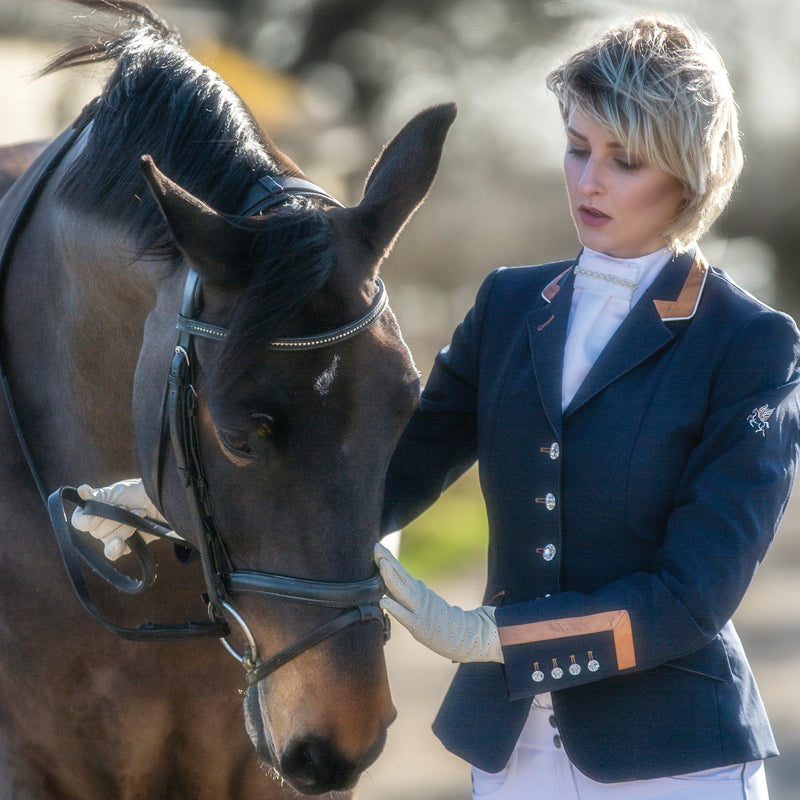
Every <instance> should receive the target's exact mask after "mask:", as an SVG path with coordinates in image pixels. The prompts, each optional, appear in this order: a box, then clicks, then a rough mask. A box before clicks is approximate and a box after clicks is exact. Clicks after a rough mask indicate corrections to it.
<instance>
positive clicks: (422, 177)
mask: <svg viewBox="0 0 800 800" xmlns="http://www.w3.org/2000/svg"><path fill="white" fill-rule="evenodd" d="M455 118H456V105H455V103H444V104H442V105H438V106H433V107H431V108H428V109H426V110H425V111H422V112H420V113H419V114H417V115H416V116H415V117H414V118H413V119H412V120H411V121H410V122H408V123H407V124H406V125H405V127H404V128H403V129H402V130H401V131H400V133H398V134H397V135H396V136H395V137H394V139H392V141H391V142H389V143H388V144H387V145H386V146H385V147H384V148H383V151H382V152H381V154H380V156H378V159H377V161H376V162H375V165H374V166H373V168H372V170H371V172H370V174H369V177H368V178H367V182H366V184H365V186H364V197H363V199H362V200H361V202H360V203H359V205H358V206H357V207H356V208H355V209H353V212H354V214H353V217H354V220H355V224H356V225H357V226H358V228H359V233H360V235H361V237H362V239H363V240H364V241H367V242H369V244H370V246H371V247H372V249H373V250H374V251H375V252H376V253H377V254H378V258H379V260H381V259H383V258H384V257H385V256H386V255H388V253H389V251H390V250H391V249H392V245H393V244H394V242H395V240H396V239H397V237H398V235H399V234H400V231H402V230H403V227H404V226H405V224H406V222H408V220H409V219H410V218H411V216H412V214H413V213H414V212H415V211H416V210H417V208H419V206H420V205H421V204H422V201H423V200H424V199H425V196H426V195H427V194H428V190H429V189H430V188H431V185H432V184H433V179H434V178H435V177H436V171H437V169H438V168H439V160H440V159H441V156H442V147H443V146H444V140H445V137H446V136H447V131H448V130H449V128H450V126H451V125H452V124H453V120H454V119H455Z"/></svg>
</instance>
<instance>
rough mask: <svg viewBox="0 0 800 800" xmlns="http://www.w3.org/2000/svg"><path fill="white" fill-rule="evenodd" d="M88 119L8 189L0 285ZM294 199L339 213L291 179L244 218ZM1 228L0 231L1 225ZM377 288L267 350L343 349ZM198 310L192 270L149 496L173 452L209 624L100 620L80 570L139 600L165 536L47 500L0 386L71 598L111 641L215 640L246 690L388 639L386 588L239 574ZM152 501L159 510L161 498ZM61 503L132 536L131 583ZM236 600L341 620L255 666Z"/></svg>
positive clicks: (219, 337)
mask: <svg viewBox="0 0 800 800" xmlns="http://www.w3.org/2000/svg"><path fill="white" fill-rule="evenodd" d="M91 117H92V106H91V105H90V106H89V107H87V109H86V110H85V111H84V113H83V114H82V115H81V117H79V119H78V120H76V122H75V123H74V124H73V126H72V128H71V129H70V130H68V131H65V132H64V133H63V134H62V135H61V136H60V137H59V138H58V139H57V140H56V141H55V142H54V143H53V144H52V145H51V146H50V147H49V148H48V149H47V150H46V151H45V152H44V153H43V154H42V156H40V158H39V159H37V161H36V162H35V163H34V165H33V166H32V167H31V169H30V170H29V172H30V174H29V175H28V176H27V178H26V177H23V178H22V179H20V181H21V182H24V183H25V186H24V191H22V189H23V187H22V185H20V186H19V187H14V189H12V190H10V192H9V194H10V195H12V196H13V197H12V198H9V200H11V199H13V204H12V203H10V202H9V203H6V206H10V207H9V208H8V209H7V211H8V214H7V216H6V222H5V228H6V230H0V278H4V276H5V269H4V268H5V265H6V262H7V260H8V255H9V253H10V252H11V250H12V245H13V242H14V240H15V238H16V235H17V234H18V232H19V230H20V229H21V227H22V225H23V223H24V222H25V220H26V219H27V215H28V213H29V212H30V210H31V208H32V207H33V204H34V200H35V198H37V197H38V196H39V194H40V193H41V190H42V187H43V186H44V184H45V183H46V182H47V180H48V179H49V177H50V176H51V175H52V174H53V172H54V171H55V169H56V167H57V165H58V163H59V162H60V161H61V159H62V158H63V157H64V155H65V154H66V153H67V152H68V151H69V150H70V148H71V147H72V146H73V145H74V143H75V142H76V140H77V139H78V137H79V136H80V135H81V134H82V133H83V132H84V130H85V128H86V127H87V126H88V124H89V123H90V122H91ZM28 184H29V185H28ZM15 190H16V191H15ZM17 195H19V196H17ZM298 195H301V196H311V197H316V198H319V199H321V200H323V201H324V202H326V203H330V204H333V205H337V206H340V205H341V204H340V203H339V202H338V201H336V200H334V199H333V198H332V197H330V195H328V194H327V193H326V192H324V191H323V190H322V189H320V188H319V187H318V186H315V185H314V184H312V183H310V182H309V181H305V180H303V179H299V178H292V177H262V178H261V179H260V180H259V181H258V182H257V183H256V184H255V185H254V186H253V187H252V188H251V189H250V191H249V193H248V196H247V197H246V199H245V202H244V204H243V208H244V213H243V214H242V216H245V215H246V216H253V215H255V214H260V213H263V212H264V211H265V210H266V209H268V208H271V207H273V206H276V205H278V204H280V203H284V202H286V201H289V200H291V199H292V198H293V197H294V196H298ZM8 220H11V221H8ZM0 227H2V226H1V225H0ZM376 286H377V288H378V292H377V294H376V296H375V298H374V299H373V301H372V303H371V306H370V308H369V310H368V311H367V312H366V313H365V314H364V315H363V316H361V317H360V318H359V319H357V320H355V321H354V322H351V323H349V324H347V325H345V326H343V327H341V328H337V329H335V330H330V331H326V332H324V333H321V334H315V335H313V336H307V337H293V338H281V339H276V340H275V341H273V342H272V343H271V344H270V345H269V348H270V349H272V350H280V351H284V352H291V351H297V350H312V349H318V348H323V347H328V346H331V345H334V344H338V343H339V342H342V341H346V340H347V339H349V338H351V337H353V336H356V335H358V334H359V333H361V332H362V331H365V330H367V329H368V328H369V327H370V326H371V325H373V324H374V323H375V322H376V321H377V320H378V319H379V318H380V316H381V315H382V314H383V312H384V310H385V309H386V307H387V303H388V301H387V295H386V289H385V287H384V285H383V283H382V282H381V281H380V280H379V279H376ZM201 309H202V286H201V281H200V277H199V275H198V274H197V273H196V272H195V271H194V269H191V268H190V269H189V271H188V275H187V278H186V284H185V287H184V293H183V303H182V308H181V312H180V314H179V315H178V316H177V322H176V329H177V341H176V344H175V348H174V353H173V358H172V362H171V365H170V371H169V377H168V380H167V385H166V389H165V393H164V402H163V403H162V415H161V434H160V436H159V440H158V444H157V447H156V453H155V456H154V459H153V464H154V466H153V478H152V486H153V487H154V490H155V492H156V494H157V495H158V494H160V473H161V465H162V464H163V463H164V460H165V450H166V448H167V447H169V446H171V448H172V452H173V455H174V458H175V460H176V463H177V468H178V472H179V474H180V476H181V479H182V481H183V484H184V486H185V488H186V498H187V503H188V507H189V513H190V518H191V522H192V526H193V529H194V533H195V534H196V535H195V540H196V542H195V544H189V543H188V542H186V541H181V542H180V543H178V544H176V551H180V553H181V554H182V557H183V559H184V560H186V559H187V558H188V556H189V555H191V554H193V552H194V551H196V552H197V554H198V555H199V559H200V562H201V565H202V571H203V578H204V582H205V587H206V596H205V597H204V599H205V601H206V602H207V610H208V618H207V619H203V620H200V621H192V622H185V623H179V624H173V623H166V624H165V623H155V622H146V623H143V624H141V625H138V626H136V627H127V626H123V625H118V624H116V623H114V622H112V621H110V620H108V619H106V618H105V617H104V616H103V615H102V613H101V612H100V611H99V610H98V609H97V607H96V606H95V604H94V601H93V599H92V596H91V593H90V591H89V589H88V586H87V584H86V582H85V579H84V575H83V565H87V566H88V567H89V568H90V569H91V570H92V571H93V572H95V573H96V574H97V575H99V576H100V577H101V578H102V579H103V580H105V581H106V582H108V583H110V584H111V585H112V586H114V587H115V588H117V589H118V590H120V591H123V592H126V593H131V594H133V593H137V592H140V591H142V590H143V589H144V588H145V587H147V586H148V585H150V584H151V583H152V582H153V580H154V579H155V566H154V562H153V558H152V555H151V554H150V551H149V550H148V548H147V546H146V545H145V544H144V541H143V540H142V537H141V536H140V535H139V533H138V531H142V532H146V533H150V534H153V535H156V536H159V537H166V536H167V534H168V533H169V528H168V527H166V526H164V525H161V524H160V523H158V522H155V521H154V520H150V519H146V518H142V517H139V516H137V515H135V514H133V513H131V512H130V511H128V510H126V509H124V508H121V507H116V506H111V505H108V504H105V503H101V502H98V501H85V500H83V499H82V498H80V496H79V495H78V493H77V491H76V490H75V489H74V488H72V487H66V486H65V487H61V488H60V489H58V490H56V491H55V492H53V493H52V494H51V493H49V492H48V490H47V489H46V487H45V484H44V482H43V480H42V478H41V476H40V473H39V471H38V469H37V467H36V464H35V459H34V458H33V455H32V453H31V451H30V449H29V448H28V445H27V442H26V440H25V436H24V433H23V431H22V428H21V425H20V423H19V419H18V416H17V413H16V410H15V407H14V404H13V401H12V396H11V391H10V387H9V384H8V381H7V379H6V375H5V371H4V370H0V383H2V388H3V390H4V392H5V395H6V400H7V404H8V409H9V413H10V416H11V419H12V422H13V425H14V428H15V432H16V435H17V439H18V441H19V444H20V447H21V449H22V452H23V455H24V457H25V459H26V461H27V464H28V467H29V469H30V472H31V475H32V477H33V480H34V482H35V484H36V487H37V489H38V490H39V493H40V495H41V496H42V498H43V499H44V500H45V502H46V504H47V508H48V512H49V514H50V518H51V522H52V524H53V529H54V532H55V535H56V540H57V542H58V545H59V549H60V551H61V556H62V559H63V561H64V565H65V567H66V570H67V575H68V577H69V579H70V581H71V583H72V586H73V588H74V590H75V593H76V595H77V597H78V599H79V600H80V602H81V604H82V605H83V606H84V608H85V609H86V610H87V611H88V612H89V614H90V615H91V616H93V617H94V618H95V619H97V620H98V621H100V622H101V623H102V624H103V625H104V626H105V627H106V628H108V629H109V630H110V631H112V632H113V633H115V634H117V635H118V636H121V637H122V638H125V639H130V640H134V641H153V640H174V639H194V638H198V637H209V636H212V637H213V636H218V637H220V639H221V641H222V643H223V644H224V645H225V647H226V649H227V650H228V651H229V652H230V653H231V654H232V655H233V656H234V657H235V658H237V659H238V660H239V661H241V663H242V665H243V666H244V668H245V670H246V677H247V681H248V683H250V684H251V685H252V684H255V683H257V682H258V681H260V680H262V679H263V678H265V677H266V676H267V675H269V674H270V673H272V672H274V671H275V670H276V669H278V667H280V666H282V665H283V664H285V663H286V662H288V661H290V660H291V659H293V658H295V657H296V656H298V655H299V654H300V653H302V652H304V651H306V650H308V649H309V648H311V647H313V646H314V645H316V644H318V643H319V642H321V641H323V640H325V639H327V638H328V637H330V636H332V635H333V634H335V633H336V632H337V631H340V630H342V629H343V628H346V627H348V626H350V625H353V624H355V623H358V622H367V621H372V620H375V621H378V622H380V623H381V624H382V625H383V630H384V640H385V639H387V638H388V630H389V629H388V618H387V617H386V616H385V615H384V613H383V611H382V610H381V608H380V606H379V604H378V601H379V599H380V597H381V596H382V594H383V582H382V581H381V578H380V575H379V574H378V573H375V574H373V575H372V576H371V577H369V578H366V579H364V580H361V581H353V582H331V581H317V580H309V579H302V578H295V577H289V576H284V575H278V574H275V573H269V572H257V571H250V570H237V569H235V568H234V567H233V564H232V563H231V560H230V558H229V557H228V554H227V552H226V549H225V545H224V543H223V541H222V538H221V537H220V535H219V532H218V530H217V525H216V523H215V521H214V514H213V510H212V508H211V503H210V498H209V494H208V486H207V483H206V480H205V475H204V470H203V462H202V454H201V450H200V442H199V436H198V421H197V410H198V405H197V394H196V392H195V389H194V384H195V378H196V375H195V365H196V357H195V347H194V340H195V338H196V337H201V338H206V339H211V340H213V341H218V342H223V341H224V340H225V339H226V338H227V336H228V331H227V329H225V328H222V327H219V326H216V325H210V324H208V323H205V322H202V321H201V320H199V319H198V317H199V314H200V313H201ZM155 499H156V502H157V504H159V500H160V498H155ZM67 504H70V505H78V506H81V507H83V508H84V509H85V510H86V512H87V513H89V514H93V515H96V516H101V517H106V518H108V519H113V520H116V521H118V522H122V523H124V524H127V525H130V526H131V527H133V528H135V529H136V530H137V533H135V534H134V535H133V536H131V537H130V538H129V539H127V544H128V545H129V546H130V548H131V550H132V552H133V554H134V556H135V557H136V559H137V560H138V563H139V567H140V571H141V577H140V578H138V579H137V578H131V577H130V576H128V575H126V574H124V573H122V572H120V571H119V570H117V569H116V568H115V567H113V566H112V565H111V564H110V563H109V562H107V561H105V559H103V558H102V557H101V556H99V555H98V554H97V553H96V552H95V551H94V550H93V549H92V548H90V547H89V546H88V545H87V543H86V542H84V541H83V540H82V539H81V537H80V536H79V535H78V533H77V532H76V531H75V530H74V528H73V527H72V525H71V522H70V516H71V515H70V514H69V513H68V511H67ZM170 541H172V542H174V541H175V540H174V539H170ZM243 594H251V595H258V596H261V597H271V598H277V599H280V600H283V601H288V602H297V603H304V604H307V605H312V606H318V607H325V608H333V609H341V612H342V613H340V614H338V615H337V616H335V617H334V618H333V619H331V620H330V621H328V622H327V623H325V624H323V625H321V626H319V627H318V628H316V629H314V630H313V631H311V632H310V633H308V634H306V635H305V636H302V637H301V638H300V639H299V640H297V641H296V642H294V643H293V644H291V645H289V646H288V647H286V648H284V649H282V650H280V651H279V652H278V653H276V654H274V655H272V656H270V657H269V658H266V659H264V660H259V656H258V648H257V645H256V642H255V639H254V637H253V635H252V633H251V631H250V629H249V627H248V626H247V623H246V622H245V620H244V619H243V618H242V616H241V615H240V614H239V613H238V611H237V610H236V609H235V607H234V605H233V602H232V601H233V598H235V597H236V596H239V595H243ZM226 614H227V615H228V616H229V617H230V618H231V619H233V620H234V621H235V622H236V623H237V625H238V626H239V628H240V629H241V631H242V633H243V635H244V638H245V640H246V645H245V647H244V649H243V652H242V653H239V652H238V651H237V650H235V649H234V647H233V646H232V645H231V644H230V642H229V641H228V640H227V637H228V636H229V635H230V632H231V631H230V628H229V625H228V623H227V621H226V618H225V615H226Z"/></svg>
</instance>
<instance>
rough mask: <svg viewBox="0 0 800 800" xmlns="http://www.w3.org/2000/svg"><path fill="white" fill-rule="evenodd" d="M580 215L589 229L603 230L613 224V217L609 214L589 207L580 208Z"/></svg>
mask: <svg viewBox="0 0 800 800" xmlns="http://www.w3.org/2000/svg"><path fill="white" fill-rule="evenodd" d="M578 215H579V216H580V220H581V222H582V223H583V224H584V225H586V226H587V227H589V228H602V227H603V225H605V224H606V223H608V222H611V217H609V216H608V214H604V213H603V212H602V211H598V210H597V209H596V208H591V207H589V206H579V208H578Z"/></svg>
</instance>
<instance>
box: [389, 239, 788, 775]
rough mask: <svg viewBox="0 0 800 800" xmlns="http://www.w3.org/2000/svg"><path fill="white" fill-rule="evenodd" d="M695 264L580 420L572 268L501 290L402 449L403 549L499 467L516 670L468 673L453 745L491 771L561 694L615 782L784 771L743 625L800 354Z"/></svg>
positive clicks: (450, 703)
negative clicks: (739, 767)
mask: <svg viewBox="0 0 800 800" xmlns="http://www.w3.org/2000/svg"><path fill="white" fill-rule="evenodd" d="M694 255H695V254H693V253H689V254H685V255H683V256H680V257H678V258H676V259H673V261H671V262H670V263H669V264H668V265H667V266H666V267H665V268H664V270H662V272H661V273H660V274H659V276H658V277H657V278H656V280H655V281H654V283H653V284H652V285H651V286H650V288H649V289H648V291H647V292H646V293H645V295H644V296H643V297H642V298H641V299H640V300H639V302H638V303H637V304H636V305H635V306H634V308H633V309H632V310H631V312H630V314H629V315H628V317H627V318H626V319H625V320H624V322H623V323H622V325H621V326H620V328H619V329H618V330H617V332H616V333H615V335H614V336H613V337H612V339H611V341H610V342H609V344H608V345H607V347H606V348H605V350H604V351H603V352H602V353H601V354H600V357H599V359H598V361H597V362H596V363H595V365H594V366H593V367H592V369H591V371H590V372H589V374H588V376H587V377H586V379H585V381H584V383H583V384H582V385H581V387H580V388H579V389H578V392H577V394H576V396H575V398H574V399H573V401H572V403H571V404H570V406H569V407H568V408H567V409H566V411H565V412H564V414H563V415H562V413H561V405H560V399H561V369H562V360H563V350H564V340H565V336H566V328H567V321H568V317H569V310H570V304H571V297H572V283H573V274H572V262H561V263H556V264H547V265H543V266H535V267H518V268H512V269H505V268H503V269H499V270H496V271H494V272H493V273H491V274H490V275H489V277H488V278H487V279H486V281H485V282H484V284H483V286H482V287H481V289H480V291H479V293H478V296H477V299H476V302H475V305H474V307H473V308H472V309H471V310H470V311H469V313H468V314H467V316H466V318H465V319H464V321H463V322H462V323H461V324H460V325H459V326H458V328H457V329H456V331H455V333H454V335H453V339H452V341H451V343H450V345H449V346H448V347H446V348H444V349H443V350H442V351H441V352H440V354H439V355H438V357H437V359H436V363H435V365H434V368H433V370H432V372H431V375H430V378H429V380H428V382H427V385H426V386H425V389H424V391H423V393H422V396H421V399H420V404H419V408H418V410H417V412H416V414H415V415H414V417H413V418H412V420H411V421H410V423H409V425H408V427H407V429H406V431H405V432H404V434H403V436H402V438H401V440H400V442H399V444H398V447H397V450H396V452H395V455H394V458H393V460H392V464H391V466H390V470H389V474H388V477H387V489H386V504H385V519H384V523H385V528H386V530H390V529H397V528H399V527H401V526H402V525H403V524H405V523H407V522H408V521H410V520H411V519H413V518H414V517H415V516H417V515H418V514H419V513H421V511H423V510H424V509H425V508H426V507H427V506H428V505H430V504H431V503H432V502H434V501H435V500H436V499H437V498H438V497H439V495H440V494H441V492H442V491H444V489H446V487H447V486H448V485H450V483H452V482H453V481H454V480H455V479H456V478H457V477H458V476H460V475H461V474H462V473H463V472H464V471H465V470H466V469H468V468H469V466H470V465H471V464H473V463H474V461H475V460H476V459H478V462H479V472H480V480H481V486H482V490H483V493H484V498H485V501H486V507H487V514H488V519H489V537H490V538H489V550H488V559H489V564H488V582H487V587H486V593H485V597H484V602H490V603H492V604H494V605H497V606H498V610H497V613H496V616H497V622H498V625H499V627H500V633H501V641H502V642H503V652H504V657H505V662H506V663H505V665H498V664H469V665H462V666H461V667H459V669H458V671H457V673H456V677H455V679H454V681H453V684H452V686H451V688H450V690H449V693H448V695H447V697H446V698H445V701H444V703H443V706H442V708H441V710H440V712H439V715H438V717H437V719H436V722H435V724H434V730H435V732H436V733H437V735H438V736H439V737H440V738H441V739H442V741H443V742H444V744H445V746H446V747H448V748H449V749H450V750H452V751H453V752H454V753H457V754H458V755H460V756H461V757H463V758H464V759H465V760H467V761H468V762H470V763H471V764H474V765H476V766H478V767H480V768H481V769H483V770H486V771H490V772H496V771H499V770H500V769H502V768H503V766H504V765H505V763H506V761H507V760H508V757H509V755H510V754H511V751H512V749H513V747H514V745H515V743H516V740H517V737H518V735H519V732H520V730H521V728H522V725H523V724H524V721H525V718H526V716H527V711H528V708H529V706H530V701H531V698H532V697H533V695H534V694H536V693H539V692H547V691H550V692H552V693H553V703H554V708H555V714H556V716H557V718H558V727H559V731H560V732H561V735H562V739H563V742H564V746H565V749H566V752H567V753H568V755H569V757H570V758H571V760H572V761H573V763H574V764H575V765H576V766H577V767H578V768H579V769H580V770H581V771H583V772H584V773H585V774H587V775H589V776H590V777H591V778H593V779H595V780H598V781H604V782H613V781H625V780H633V779H644V778H655V777H664V776H668V775H677V774H682V773H686V772H692V771H697V770H701V769H708V768H712V767H716V766H723V765H726V764H733V763H739V762H746V761H752V760H755V759H760V758H765V757H768V756H771V755H775V754H776V753H777V748H776V745H775V742H774V739H773V736H772V733H771V731H770V727H769V723H768V720H767V717H766V713H765V710H764V707H763V704H762V702H761V699H760V697H759V694H758V690H757V688H756V685H755V682H754V680H753V676H752V674H751V671H750V668H749V666H748V664H747V661H746V658H745V655H744V652H743V650H742V646H741V643H740V642H739V639H738V637H737V635H736V632H735V630H734V628H733V625H732V623H731V622H730V618H731V616H732V615H733V613H734V611H735V609H736V608H737V606H738V604H739V603H740V601H741V599H742V597H743V595H744V593H745V591H746V589H747V587H748V585H749V584H750V581H751V580H752V578H753V575H754V573H755V571H756V569H757V567H758V565H759V563H760V562H761V561H762V559H763V558H764V556H765V554H766V552H767V549H768V547H769V545H770V543H771V541H772V539H773V537H774V534H775V530H776V528H777V525H778V522H779V521H780V518H781V516H782V514H783V511H784V508H785V505H786V502H787V500H788V497H789V493H790V491H791V486H792V481H793V479H794V474H795V470H796V467H797V461H798V455H799V454H800V402H799V397H800V392H799V391H798V386H800V375H798V359H800V335H798V331H797V328H796V326H795V324H794V322H793V321H792V320H791V319H790V318H789V317H788V316H786V315H785V314H781V313H779V312H776V311H774V310H772V309H770V308H768V307H767V306H765V305H764V304H762V303H760V302H758V301H757V300H755V299H754V298H753V297H752V296H750V295H749V294H747V293H746V292H744V291H743V290H741V289H740V288H739V287H737V286H736V285H735V284H734V283H733V282H732V281H731V280H730V279H729V278H728V277H727V276H726V275H725V274H724V273H723V272H722V271H720V270H717V269H714V268H707V269H706V268H705V266H706V265H705V264H704V263H703V264H702V266H703V269H702V270H701V271H698V268H697V267H698V261H696V260H695V258H694ZM698 276H701V277H698ZM701 278H702V279H701ZM669 303H672V305H669ZM687 309H688V313H687ZM670 310H674V311H675V312H676V313H675V314H674V315H670V313H669V312H670ZM534 676H535V677H536V679H534Z"/></svg>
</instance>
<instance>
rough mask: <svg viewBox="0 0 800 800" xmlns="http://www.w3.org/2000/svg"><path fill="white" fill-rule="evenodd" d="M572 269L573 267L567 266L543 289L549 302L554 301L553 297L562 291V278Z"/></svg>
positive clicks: (543, 293)
mask: <svg viewBox="0 0 800 800" xmlns="http://www.w3.org/2000/svg"><path fill="white" fill-rule="evenodd" d="M571 269H572V267H567V268H566V269H565V270H564V271H563V272H562V273H561V274H560V275H557V276H556V277H555V278H553V280H551V281H550V283H548V284H547V286H545V287H544V289H542V297H544V299H545V300H547V302H548V303H550V302H552V300H553V298H554V297H555V296H556V295H557V294H558V293H559V292H560V291H561V284H560V281H561V279H562V278H563V277H564V276H565V275H566V274H567V273H568V272H569V271H570V270H571Z"/></svg>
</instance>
